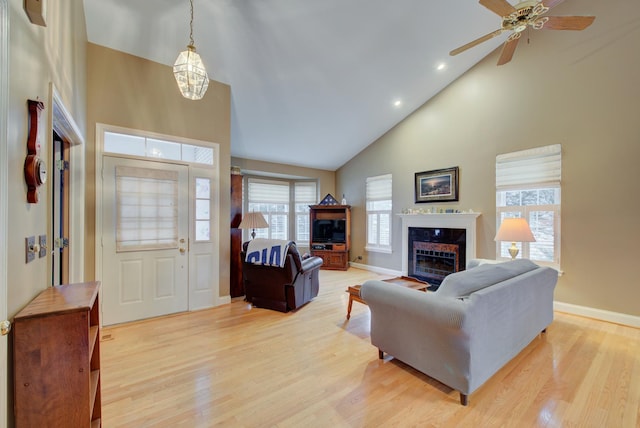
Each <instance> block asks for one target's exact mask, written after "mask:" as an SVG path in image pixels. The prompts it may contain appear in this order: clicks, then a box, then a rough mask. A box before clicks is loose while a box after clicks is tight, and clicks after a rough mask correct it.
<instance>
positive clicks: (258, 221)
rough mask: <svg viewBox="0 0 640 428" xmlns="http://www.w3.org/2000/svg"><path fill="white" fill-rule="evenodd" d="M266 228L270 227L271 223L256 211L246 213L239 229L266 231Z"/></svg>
mask: <svg viewBox="0 0 640 428" xmlns="http://www.w3.org/2000/svg"><path fill="white" fill-rule="evenodd" d="M265 227H269V223H267V220H265V219H264V216H263V215H262V213H261V212H255V211H252V212H250V213H246V214H245V215H244V217H242V221H241V222H240V225H239V226H238V228H239V229H264V228H265Z"/></svg>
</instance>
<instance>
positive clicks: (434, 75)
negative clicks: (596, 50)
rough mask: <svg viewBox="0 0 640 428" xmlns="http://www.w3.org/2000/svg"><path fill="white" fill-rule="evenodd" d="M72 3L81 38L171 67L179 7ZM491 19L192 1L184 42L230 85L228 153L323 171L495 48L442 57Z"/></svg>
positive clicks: (468, 9)
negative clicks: (81, 24)
mask: <svg viewBox="0 0 640 428" xmlns="http://www.w3.org/2000/svg"><path fill="white" fill-rule="evenodd" d="M566 3H567V4H562V5H560V6H558V7H557V10H558V11H568V10H570V9H571V8H567V6H571V5H572V4H573V9H575V8H576V7H578V9H579V2H575V1H567V2H566ZM84 7H85V14H86V21H87V32H88V38H89V41H90V42H92V43H95V44H98V45H102V46H106V47H109V48H112V49H116V50H119V51H122V52H126V53H129V54H133V55H136V56H140V57H143V58H147V59H149V60H152V61H156V62H159V63H162V64H166V65H173V63H174V61H175V59H176V57H177V55H178V53H179V52H180V51H182V50H184V49H185V47H186V45H187V44H188V42H189V18H190V11H189V1H188V0H136V1H131V0H84ZM561 9H562V10H561ZM555 11H556V10H555V9H554V12H555ZM575 12H576V14H579V12H580V11H579V10H578V11H575ZM564 14H569V13H564ZM500 22H501V21H500V17H499V16H497V15H496V14H494V13H492V12H491V11H489V10H488V9H486V8H485V7H483V6H481V5H480V4H478V2H477V1H476V0H440V1H433V0H393V1H389V0H194V22H193V25H194V34H193V36H194V39H195V46H196V48H197V51H198V53H199V54H200V55H201V57H202V59H203V62H204V64H205V66H206V67H207V71H208V73H209V76H210V78H212V79H214V80H218V81H221V82H224V83H228V84H229V85H230V86H231V96H232V105H231V110H232V112H231V114H232V117H231V122H232V123H231V154H232V156H236V157H242V158H247V159H257V160H264V161H270V162H278V163H285V164H291V165H299V166H307V167H314V168H320V169H327V170H335V169H337V168H339V167H340V166H342V165H343V164H344V163H345V162H347V161H348V160H349V159H351V158H352V157H353V156H355V155H356V154H357V153H358V152H360V151H361V150H363V149H364V148H365V147H366V146H368V145H369V144H371V143H372V142H373V141H375V140H376V139H377V138H378V137H380V136H381V135H382V134H384V133H385V132H386V131H388V130H389V129H391V128H392V127H393V126H394V125H396V124H397V123H398V122H400V121H401V120H402V119H403V118H405V117H406V116H407V115H409V114H410V113H411V112H412V111H414V110H415V109H416V108H418V107H419V106H421V105H422V104H424V103H425V102H426V101H427V100H429V99H430V98H431V97H433V96H434V95H436V94H437V93H438V92H439V91H441V90H442V89H443V88H444V87H445V86H447V85H448V84H449V83H451V82H452V81H454V80H455V79H456V78H458V77H459V76H460V75H461V74H463V73H464V72H465V71H467V70H468V69H470V68H471V67H473V66H474V65H475V64H476V63H477V62H478V61H479V60H481V59H482V58H484V57H485V56H486V55H487V54H489V53H490V52H492V51H493V50H494V49H495V48H496V47H498V46H499V45H500V44H502V43H503V42H504V41H505V40H506V37H507V36H508V34H506V33H505V34H503V35H501V36H499V37H496V38H494V39H491V40H489V41H487V42H485V43H482V44H480V45H478V46H477V47H474V48H473V49H470V50H468V51H466V52H464V53H462V54H459V55H457V56H455V57H451V56H449V51H451V50H452V49H454V48H457V47H459V46H461V45H463V44H465V43H467V42H469V41H471V40H473V39H476V38H478V37H480V36H482V35H485V34H487V33H489V32H491V31H493V30H496V29H498V28H500ZM531 37H532V38H533V37H534V35H532V36H531ZM519 49H522V47H521V48H519ZM525 49H526V47H525ZM515 60H517V54H516V57H515V58H514V61H515ZM507 66H508V65H507ZM496 72H499V68H496ZM176 91H177V87H176Z"/></svg>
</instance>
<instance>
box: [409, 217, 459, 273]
mask: <svg viewBox="0 0 640 428" xmlns="http://www.w3.org/2000/svg"><path fill="white" fill-rule="evenodd" d="M408 233H409V240H408V241H409V242H408V245H409V248H408V249H407V257H408V260H407V262H408V265H407V276H410V277H412V278H416V279H419V280H422V281H426V282H428V283H429V284H431V285H440V283H441V282H442V280H444V278H445V277H446V276H447V275H449V274H451V273H454V272H458V271H459V270H464V268H465V266H466V230H465V229H450V228H444V229H443V228H433V227H410V228H409V230H408Z"/></svg>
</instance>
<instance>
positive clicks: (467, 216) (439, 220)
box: [397, 213, 481, 276]
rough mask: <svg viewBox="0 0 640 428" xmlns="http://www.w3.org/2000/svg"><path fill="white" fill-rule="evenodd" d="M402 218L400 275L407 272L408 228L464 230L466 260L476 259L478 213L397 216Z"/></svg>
mask: <svg viewBox="0 0 640 428" xmlns="http://www.w3.org/2000/svg"><path fill="white" fill-rule="evenodd" d="M397 215H399V216H400V217H401V218H402V275H405V276H406V275H408V273H407V271H408V270H409V228H410V227H439V228H443V229H444V228H448V229H465V231H466V240H467V242H466V248H467V250H466V254H465V255H466V259H467V263H468V262H469V260H472V259H475V258H476V222H477V219H478V217H480V215H481V214H480V213H454V214H397Z"/></svg>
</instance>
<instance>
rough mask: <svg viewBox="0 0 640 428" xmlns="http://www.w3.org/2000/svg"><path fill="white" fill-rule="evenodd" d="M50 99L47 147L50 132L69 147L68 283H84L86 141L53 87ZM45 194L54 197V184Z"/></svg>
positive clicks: (50, 270)
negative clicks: (49, 127) (49, 125)
mask: <svg viewBox="0 0 640 428" xmlns="http://www.w3.org/2000/svg"><path fill="white" fill-rule="evenodd" d="M49 99H50V100H51V108H50V109H48V110H49V123H51V128H52V129H51V130H49V131H50V135H49V136H48V138H50V139H51V143H50V144H49V147H51V148H52V147H53V131H55V132H56V133H57V134H58V136H59V137H60V138H62V140H63V142H64V143H65V144H66V145H68V146H69V159H68V160H69V164H70V167H69V177H68V178H69V179H68V180H67V181H66V182H65V186H67V187H68V194H69V198H68V199H69V212H68V218H67V219H65V221H68V224H69V225H70V226H69V229H68V230H67V231H66V232H67V234H68V238H69V247H68V253H69V282H70V283H73V282H83V281H84V280H85V278H84V245H85V243H84V233H85V231H84V214H85V204H84V201H85V197H84V191H85V184H84V183H85V157H84V152H85V150H84V149H85V140H84V137H83V136H82V132H80V128H78V125H77V124H76V122H75V121H74V120H73V116H72V115H71V114H70V113H69V110H67V108H66V107H65V105H64V103H63V102H62V97H60V94H59V92H58V91H57V89H56V87H55V85H54V84H53V83H51V84H50V85H49ZM49 162H51V163H50V165H51V166H50V169H53V168H55V165H53V149H51V153H50V154H49ZM47 186H49V187H48V189H47V190H48V194H49V195H52V194H53V180H48V181H47ZM51 210H52V202H51V201H50V205H49V215H48V220H47V223H48V225H47V230H48V231H49V232H50V233H49V234H48V236H49V237H51V241H52V242H48V243H47V245H48V247H49V248H53V244H54V243H53V238H52V237H53V227H54V225H53V212H51ZM52 277H53V263H51V252H49V263H48V272H47V278H52Z"/></svg>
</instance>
